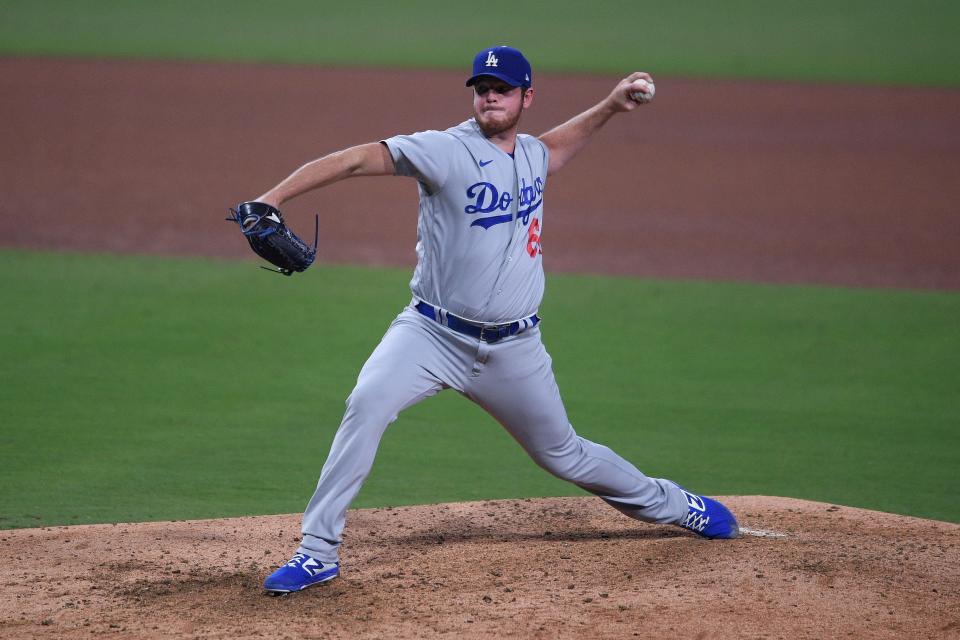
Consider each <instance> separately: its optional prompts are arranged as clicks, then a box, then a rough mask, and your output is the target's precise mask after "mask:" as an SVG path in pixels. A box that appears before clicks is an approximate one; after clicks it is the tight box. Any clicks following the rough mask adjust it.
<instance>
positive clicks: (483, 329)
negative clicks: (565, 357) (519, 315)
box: [415, 300, 540, 344]
mask: <svg viewBox="0 0 960 640" xmlns="http://www.w3.org/2000/svg"><path fill="white" fill-rule="evenodd" d="M415 306H416V309H417V311H419V312H420V313H421V314H423V315H425V316H427V317H428V318H430V319H431V320H433V321H434V322H439V323H440V324H442V325H444V326H447V327H450V328H451V329H453V330H454V331H456V332H457V333H462V334H464V335H468V336H470V337H472V338H477V339H479V340H482V341H484V342H487V343H491V344H492V343H494V342H498V341H500V340H503V339H504V338H506V337H507V336H514V335H516V334H518V333H520V332H522V331H526V330H527V329H530V328H533V327H535V326H537V324H538V323H539V322H540V317H539V316H538V315H537V314H533V315H532V316H530V317H528V318H523V319H521V320H516V321H514V322H508V323H506V324H483V323H479V322H473V321H471V320H465V319H464V318H460V317H458V316H455V315H453V314H452V313H450V312H448V311H446V310H445V309H441V308H439V307H434V306H433V305H431V304H427V303H426V302H424V301H423V300H419V301H417V304H416V305H415Z"/></svg>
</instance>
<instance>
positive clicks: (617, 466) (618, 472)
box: [466, 328, 687, 523]
mask: <svg viewBox="0 0 960 640" xmlns="http://www.w3.org/2000/svg"><path fill="white" fill-rule="evenodd" d="M475 374H476V375H474V376H473V377H471V378H470V379H469V382H468V384H467V387H466V394H467V396H468V397H470V398H471V399H472V400H473V401H474V402H476V403H477V404H479V405H480V406H481V407H483V408H484V409H485V410H486V411H487V412H488V413H490V414H491V415H492V416H493V417H494V418H496V419H497V420H498V421H499V422H500V424H502V425H503V426H504V428H506V430H507V431H508V432H509V433H510V435H511V436H513V438H514V439H516V440H517V442H519V443H520V446H522V447H523V448H524V450H525V451H526V452H527V453H528V454H529V455H530V457H531V458H533V460H534V461H535V462H536V463H537V464H539V465H540V466H541V467H543V468H544V469H546V470H547V471H549V472H550V473H552V474H554V475H555V476H557V477H559V478H562V479H564V480H567V481H569V482H572V483H574V484H576V485H577V486H579V487H582V488H583V489H585V490H586V491H588V492H590V493H592V494H594V495H597V496H599V497H600V498H602V499H603V500H604V501H606V502H607V503H608V504H609V505H611V506H612V507H614V508H616V509H618V510H620V511H621V512H623V513H624V514H626V515H628V516H630V517H632V518H636V519H638V520H643V521H646V522H657V523H677V522H679V521H680V520H681V519H682V518H683V516H685V515H686V513H687V503H686V498H685V497H684V495H683V494H682V493H681V492H680V490H679V489H678V488H677V487H676V485H674V484H673V483H672V482H669V481H667V480H662V479H657V478H649V477H647V476H645V475H644V474H643V473H641V472H640V471H639V470H638V469H637V468H636V467H635V466H634V465H632V464H631V463H629V462H627V461H626V460H624V459H623V458H622V457H620V456H619V455H617V454H616V453H614V452H613V451H612V450H611V449H609V448H608V447H605V446H603V445H600V444H597V443H594V442H591V441H589V440H587V439H585V438H581V437H580V436H578V435H577V434H576V432H575V431H574V429H573V427H572V426H571V425H570V422H569V420H568V418H567V412H566V409H565V408H564V406H563V401H562V400H561V398H560V390H559V388H558V387H557V383H556V379H555V378H554V375H553V368H552V360H551V358H550V356H549V355H548V354H547V352H546V349H545V348H544V346H543V343H542V342H541V340H540V331H539V328H537V329H533V330H530V331H528V332H526V333H523V334H520V335H518V336H516V337H515V338H512V339H508V340H504V341H501V342H498V343H495V344H492V345H481V355H480V357H479V358H478V365H477V368H475Z"/></svg>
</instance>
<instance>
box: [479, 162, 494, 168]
mask: <svg viewBox="0 0 960 640" xmlns="http://www.w3.org/2000/svg"><path fill="white" fill-rule="evenodd" d="M491 162H493V160H480V161H479V162H478V163H477V164H479V165H480V166H481V167H485V166H487V165H488V164H490V163H491Z"/></svg>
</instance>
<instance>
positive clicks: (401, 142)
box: [381, 131, 458, 193]
mask: <svg viewBox="0 0 960 640" xmlns="http://www.w3.org/2000/svg"><path fill="white" fill-rule="evenodd" d="M381 142H383V144H385V145H387V148H388V149H389V150H390V155H391V156H393V163H394V166H395V167H396V175H398V176H410V177H412V178H416V179H417V180H419V181H420V182H421V183H422V184H423V185H425V186H426V187H427V190H428V191H429V192H430V193H436V192H437V191H440V189H442V188H443V185H444V183H445V182H446V181H447V176H448V175H449V173H450V163H451V159H452V151H453V148H454V146H455V145H457V144H458V142H457V141H456V139H455V138H454V137H453V136H451V135H450V134H448V133H444V132H443V131H421V132H420V133H414V134H413V135H408V136H406V135H405V136H393V137H392V138H387V139H386V140H382V141H381Z"/></svg>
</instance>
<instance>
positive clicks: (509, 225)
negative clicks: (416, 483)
mask: <svg viewBox="0 0 960 640" xmlns="http://www.w3.org/2000/svg"><path fill="white" fill-rule="evenodd" d="M384 144H386V145H387V147H388V148H389V149H390V153H391V155H392V156H393V160H394V164H395V166H396V172H397V174H398V175H406V176H412V177H414V178H416V179H417V181H418V183H419V189H420V215H419V221H418V239H417V267H416V271H415V273H414V276H413V280H412V281H411V283H410V286H411V289H412V291H413V294H414V302H413V303H411V305H410V306H408V307H407V308H406V309H404V310H403V311H402V312H401V313H400V315H399V316H397V318H396V319H395V320H394V321H393V323H392V324H391V325H390V328H389V329H388V331H387V333H386V334H385V335H384V336H383V339H382V340H381V341H380V344H379V345H378V346H377V348H376V349H375V350H374V352H373V353H372V354H371V356H370V358H369V359H368V360H367V362H366V363H365V364H364V366H363V368H362V369H361V371H360V376H359V377H358V379H357V384H356V386H355V387H354V389H353V392H352V393H351V394H350V396H349V397H348V398H347V409H346V413H345V414H344V417H343V421H342V422H341V424H340V428H339V429H338V431H337V434H336V436H335V437H334V440H333V444H332V445H331V448H330V454H329V455H328V457H327V461H326V463H325V464H324V466H323V470H322V471H321V474H320V480H319V482H318V483H317V489H316V491H315V492H314V495H313V497H312V498H311V500H310V503H309V504H308V505H307V509H306V511H305V513H304V518H303V541H302V543H301V545H300V548H299V550H298V551H299V553H305V554H308V555H310V556H312V557H313V558H315V559H317V560H320V561H322V562H336V561H338V554H339V546H340V542H341V534H342V532H343V528H344V525H345V522H346V513H347V508H348V507H349V505H350V503H351V502H352V501H353V499H354V497H355V496H356V494H357V492H358V491H359V490H360V487H361V485H362V484H363V481H364V480H365V479H366V477H367V475H368V474H369V472H370V469H371V468H372V466H373V461H374V457H375V455H376V451H377V448H378V447H379V444H380V439H381V437H382V436H383V433H384V431H385V430H386V428H387V426H388V425H389V424H390V423H391V422H393V421H394V420H395V419H396V418H397V415H398V414H399V413H400V412H401V411H403V410H404V409H405V408H407V407H410V406H412V405H414V404H416V403H417V402H420V401H421V400H424V399H425V398H428V397H430V396H432V395H435V394H436V393H438V392H440V391H442V390H443V389H455V390H456V391H458V392H460V393H461V394H462V395H464V396H465V397H467V398H469V399H470V400H472V401H473V402H475V403H477V404H478V405H479V406H481V407H483V408H484V409H485V410H486V411H487V412H488V413H489V414H490V415H491V416H493V417H494V418H495V419H496V420H497V421H498V422H500V424H502V425H503V426H504V428H505V429H506V430H507V431H508V432H509V433H510V435H511V436H513V438H514V439H516V440H517V442H518V443H519V444H520V445H521V446H522V447H523V448H524V450H525V451H526V452H527V453H528V454H529V455H530V457H531V458H532V459H533V460H534V461H535V462H536V463H537V464H539V465H540V466H541V467H543V468H544V469H546V470H547V471H549V472H550V473H553V474H554V475H556V476H558V477H560V478H563V479H565V480H568V481H570V482H572V483H574V484H576V485H577V486H579V487H582V488H583V489H585V490H586V491H589V492H590V493H593V494H595V495H597V496H599V497H600V498H602V499H603V500H605V501H606V502H607V503H608V504H610V505H611V506H613V507H614V508H616V509H619V510H620V511H622V512H623V513H625V514H627V515H628V516H630V517H633V518H636V519H639V520H644V521H648V522H659V523H679V522H680V521H681V519H682V518H683V517H684V516H685V515H686V514H687V511H688V506H687V498H686V496H685V495H684V494H683V492H682V491H681V490H680V489H679V488H678V487H677V486H676V485H675V484H673V483H672V482H670V481H668V480H662V479H656V478H649V477H647V476H645V475H644V474H643V473H641V472H640V471H639V470H638V469H637V468H636V467H635V466H633V465H632V464H631V463H630V462H628V461H627V460H625V459H623V458H622V457H620V456H619V455H617V454H616V453H614V452H613V451H612V450H610V449H609V448H608V447H605V446H603V445H600V444H596V443H594V442H591V441H589V440H587V439H585V438H582V437H580V436H578V435H577V433H576V432H575V431H574V429H573V427H572V426H571V424H570V422H569V420H568V418H567V413H566V409H565V407H564V405H563V401H562V400H561V398H560V391H559V389H558V387H557V383H556V380H555V378H554V375H553V368H552V361H551V359H550V356H549V354H548V353H547V351H546V349H545V348H544V346H543V343H542V341H541V337H540V327H539V325H536V324H535V323H533V324H532V325H531V324H530V323H524V322H520V323H518V324H519V325H520V327H521V329H522V330H520V331H517V332H515V333H511V334H510V335H508V336H507V337H504V338H502V339H500V340H497V341H495V342H487V341H485V340H481V339H479V338H477V337H471V336H470V335H467V334H465V333H463V332H458V331H455V330H454V329H453V328H451V327H452V326H453V325H448V323H445V322H442V319H443V318H448V315H449V314H454V315H456V316H459V317H460V318H464V319H467V320H473V321H480V322H484V323H507V322H512V321H517V320H524V319H526V318H527V317H528V316H530V315H531V314H533V313H535V312H536V311H537V308H538V306H539V304H540V301H541V298H542V296H543V289H544V279H543V265H542V257H541V248H540V231H541V230H542V228H543V222H542V221H543V195H544V186H545V184H546V174H547V166H548V159H549V154H548V151H547V148H546V146H545V145H544V144H543V143H542V142H541V141H539V140H538V139H536V138H534V137H531V136H524V135H522V136H518V138H517V144H516V150H515V152H514V153H513V154H512V155H510V154H507V153H504V152H503V151H501V150H500V149H499V148H497V147H496V146H494V145H493V144H491V143H490V142H489V141H488V140H487V139H486V138H484V136H483V134H482V133H481V132H480V129H479V127H478V126H477V124H476V122H475V121H474V120H472V119H471V120H468V121H466V122H464V123H463V124H460V125H458V126H456V127H452V128H450V129H447V130H446V131H426V132H423V133H417V134H414V135H410V136H397V137H394V138H390V139H388V140H385V141H384ZM418 301H423V302H426V303H428V304H429V305H431V307H432V308H433V309H431V310H430V313H429V314H427V313H424V312H423V310H422V308H421V307H418V306H416V305H417V302H418ZM418 309H419V310H418ZM434 312H436V313H434ZM428 315H429V317H428Z"/></svg>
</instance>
